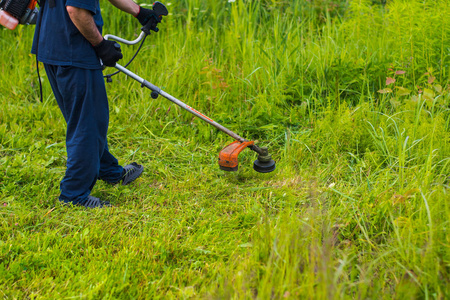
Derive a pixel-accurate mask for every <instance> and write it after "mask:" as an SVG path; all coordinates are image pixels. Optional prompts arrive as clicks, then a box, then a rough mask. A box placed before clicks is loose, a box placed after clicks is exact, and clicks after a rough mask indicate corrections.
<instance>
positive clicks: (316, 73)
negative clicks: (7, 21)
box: [0, 0, 450, 299]
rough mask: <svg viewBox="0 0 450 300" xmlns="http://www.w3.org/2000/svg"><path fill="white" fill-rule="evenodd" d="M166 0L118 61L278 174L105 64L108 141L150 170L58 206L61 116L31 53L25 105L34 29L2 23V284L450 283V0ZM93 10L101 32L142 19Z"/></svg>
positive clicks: (259, 289) (334, 291)
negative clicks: (247, 141)
mask: <svg viewBox="0 0 450 300" xmlns="http://www.w3.org/2000/svg"><path fill="white" fill-rule="evenodd" d="M166 4H167V5H168V8H169V10H170V12H171V14H170V15H169V16H168V17H167V18H165V20H164V21H163V23H162V24H161V26H160V28H161V30H160V32H159V33H157V34H152V35H151V36H150V37H149V38H148V39H147V43H146V45H145V47H144V49H143V51H142V52H141V54H140V55H139V57H138V58H137V60H136V62H134V63H133V64H132V65H130V67H129V69H130V70H132V71H133V72H136V73H137V74H139V75H140V76H141V77H143V78H146V79H147V80H149V81H150V82H152V83H153V84H156V85H158V86H161V87H162V88H163V89H164V90H165V91H167V92H169V93H170V94H172V95H174V96H175V97H177V98H180V99H182V100H184V101H185V102H187V103H188V104H189V105H190V106H192V107H195V108H196V109H198V110H200V111H202V112H204V113H206V114H208V115H209V116H210V117H212V118H213V119H215V120H216V121H218V122H219V123H222V124H223V125H225V126H226V127H228V128H230V129H232V130H235V131H236V132H237V133H238V134H240V135H242V136H245V137H248V138H251V139H256V140H257V141H258V142H259V144H260V145H265V146H269V149H270V150H271V152H272V154H273V157H274V159H275V160H276V161H277V170H276V171H275V172H274V173H270V174H259V173H256V172H254V171H253V170H252V168H251V165H252V162H253V160H254V159H255V155H254V154H253V153H252V152H251V151H246V152H243V153H242V154H241V155H240V163H241V165H240V170H239V171H238V172H237V173H225V172H223V171H220V170H219V168H218V166H217V155H218V152H219V151H220V149H221V148H222V147H223V146H225V145H226V144H228V143H229V142H231V140H230V138H229V137H227V136H225V135H224V134H223V133H220V132H218V131H216V130H215V129H213V128H211V127H210V126H208V125H207V124H205V123H203V122H201V121H199V120H196V119H194V118H193V117H192V116H191V115H189V114H188V113H186V112H184V111H182V110H181V109H180V108H178V107H175V106H174V105H173V104H171V103H170V102H169V101H166V100H164V99H162V98H159V99H157V100H152V99H151V98H150V97H149V92H148V90H144V89H141V88H140V87H139V84H138V83H137V82H135V81H133V80H131V79H130V78H126V77H125V76H124V75H118V76H115V77H113V83H112V84H109V85H108V93H109V96H110V109H111V122H110V131H109V143H110V148H111V149H112V152H113V153H115V154H116V155H117V157H118V158H119V159H120V162H121V163H123V164H125V163H128V162H130V161H138V162H140V163H142V164H144V165H145V167H146V171H145V173H144V175H143V176H142V178H140V179H139V180H137V182H136V183H134V184H133V185H131V186H127V187H122V186H108V185H106V184H104V183H102V182H99V183H98V184H97V185H96V187H95V189H94V191H93V194H94V195H95V196H98V197H101V198H102V199H104V200H108V201H111V202H112V203H113V204H114V208H111V209H103V210H86V209H81V208H67V207H62V206H60V205H59V204H58V203H57V202H58V201H57V197H58V195H59V190H58V188H59V181H60V180H61V178H62V176H63V175H64V170H65V159H66V158H65V146H64V140H65V124H64V120H63V118H62V116H61V114H60V112H59V110H58V108H57V105H56V103H55V100H54V98H53V96H52V94H51V90H50V87H49V85H48V82H47V81H46V77H45V72H44V71H43V68H42V66H41V71H42V72H41V76H42V80H43V82H44V85H43V88H44V98H45V99H44V103H40V102H39V94H38V91H39V89H38V86H37V75H36V72H35V62H34V57H33V56H31V55H30V54H29V49H30V46H31V41H32V36H33V28H32V27H19V28H18V29H16V30H15V31H8V30H6V29H3V30H0V49H1V55H0V59H1V61H0V62H1V63H0V71H1V73H2V80H1V81H0V105H1V110H0V140H1V147H0V162H1V165H0V187H1V190H0V196H1V201H0V236H1V239H0V295H1V296H2V297H3V298H5V299H16V298H17V299H23V298H30V299H40V298H89V299H91V298H93V299H98V298H102V299H110V298H111V299H115V298H125V299H128V298H137V299H142V298H212V299H215V298H219V299H220V298H235V299H248V298H259V299H268V298H276V299H280V298H292V299H295V298H317V299H367V298H371V299H392V298H394V299H413V298H418V299H447V298H449V297H450V249H449V247H450V234H449V217H450V197H449V181H450V176H449V174H450V159H449V158H450V144H449V142H450V135H449V131H450V124H449V123H450V113H449V105H450V100H449V98H450V96H449V92H450V89H449V88H450V86H449V77H448V72H449V60H450V26H449V25H450V24H449V22H450V18H449V17H450V6H449V1H447V0H445V1H444V0H435V1H418V0H410V1H406V0H405V1H401V0H396V1H387V3H384V2H383V1H368V0H359V1H358V0H354V1H328V0H318V1H287V0H285V1H277V0H271V1H269V0H258V1H239V0H237V1H212V0H184V1H175V2H173V3H170V4H169V3H166ZM102 5H103V9H104V11H103V16H104V19H105V27H104V33H112V34H116V35H120V36H123V37H126V38H129V39H132V38H134V37H135V36H137V34H139V29H138V27H139V26H138V23H137V21H136V20H135V19H133V18H132V17H130V16H127V15H125V14H123V13H120V12H117V11H116V10H115V9H114V8H112V7H111V5H109V4H108V3H106V2H105V3H102ZM135 50H136V48H135V47H130V46H124V47H123V51H124V53H125V57H126V58H128V57H131V55H132V54H133V52H134V51H135ZM107 71H110V70H107Z"/></svg>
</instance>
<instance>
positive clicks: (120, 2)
mask: <svg viewBox="0 0 450 300" xmlns="http://www.w3.org/2000/svg"><path fill="white" fill-rule="evenodd" d="M109 2H110V3H111V4H112V5H114V6H115V7H117V8H118V9H120V10H121V11H124V12H126V13H129V14H131V15H133V16H137V14H138V13H139V10H140V7H139V5H137V4H136V3H135V2H134V1H133V0H109Z"/></svg>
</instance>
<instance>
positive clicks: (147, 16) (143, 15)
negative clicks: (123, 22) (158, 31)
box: [136, 7, 162, 26]
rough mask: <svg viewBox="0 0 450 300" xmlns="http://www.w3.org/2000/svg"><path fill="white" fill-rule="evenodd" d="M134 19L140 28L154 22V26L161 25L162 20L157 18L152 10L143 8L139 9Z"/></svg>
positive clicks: (159, 17)
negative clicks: (139, 24)
mask: <svg viewBox="0 0 450 300" xmlns="http://www.w3.org/2000/svg"><path fill="white" fill-rule="evenodd" d="M136 18H137V19H138V21H139V23H141V25H142V26H145V25H146V24H147V23H148V22H150V21H153V22H155V25H157V24H158V23H161V19H162V17H161V16H158V15H157V14H156V12H155V11H154V10H153V9H148V8H144V7H140V10H139V13H138V14H137V15H136Z"/></svg>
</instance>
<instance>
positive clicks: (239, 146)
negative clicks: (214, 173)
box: [219, 141, 255, 171]
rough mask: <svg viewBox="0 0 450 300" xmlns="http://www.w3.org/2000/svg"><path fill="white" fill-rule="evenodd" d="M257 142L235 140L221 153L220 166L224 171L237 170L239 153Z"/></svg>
mask: <svg viewBox="0 0 450 300" xmlns="http://www.w3.org/2000/svg"><path fill="white" fill-rule="evenodd" d="M254 144H255V142H253V141H247V142H239V141H234V142H232V143H231V144H229V145H228V146H226V147H225V148H223V149H222V151H220V153H219V167H220V169H221V170H224V171H237V170H238V167H239V162H238V155H239V153H241V152H242V150H244V149H245V148H247V147H248V146H252V145H254Z"/></svg>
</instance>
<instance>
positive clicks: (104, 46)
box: [94, 39, 123, 67]
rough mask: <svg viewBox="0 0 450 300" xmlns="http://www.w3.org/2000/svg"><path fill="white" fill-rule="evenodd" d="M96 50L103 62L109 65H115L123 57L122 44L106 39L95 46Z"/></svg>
mask: <svg viewBox="0 0 450 300" xmlns="http://www.w3.org/2000/svg"><path fill="white" fill-rule="evenodd" d="M94 50H95V52H96V53H97V55H98V57H99V58H100V59H101V60H102V62H103V64H104V65H105V66H108V67H114V66H115V65H116V62H117V61H118V60H119V59H121V58H122V57H123V55H122V50H120V45H119V44H118V43H116V42H113V41H108V40H105V39H104V40H103V41H102V42H101V43H100V44H98V45H96V46H94Z"/></svg>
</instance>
